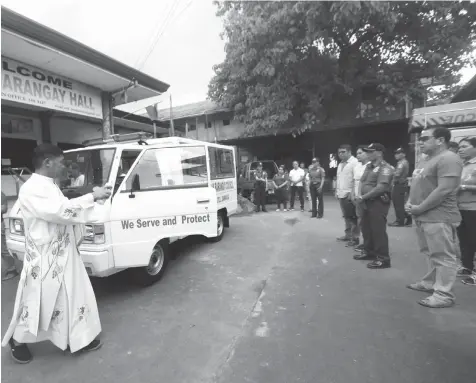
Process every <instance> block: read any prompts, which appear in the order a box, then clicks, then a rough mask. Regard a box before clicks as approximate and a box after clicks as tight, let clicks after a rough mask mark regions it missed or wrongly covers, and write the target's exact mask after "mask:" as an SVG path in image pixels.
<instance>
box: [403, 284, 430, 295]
mask: <svg viewBox="0 0 476 383" xmlns="http://www.w3.org/2000/svg"><path fill="white" fill-rule="evenodd" d="M407 289H410V290H415V291H421V292H423V293H428V294H433V293H434V291H435V290H433V289H430V288H428V287H425V286H424V285H423V284H422V283H421V282H416V283H411V284H409V285H407Z"/></svg>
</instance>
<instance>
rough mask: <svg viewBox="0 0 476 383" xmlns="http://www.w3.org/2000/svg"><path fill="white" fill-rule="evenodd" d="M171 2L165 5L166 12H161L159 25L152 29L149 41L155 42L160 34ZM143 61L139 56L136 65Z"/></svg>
mask: <svg viewBox="0 0 476 383" xmlns="http://www.w3.org/2000/svg"><path fill="white" fill-rule="evenodd" d="M170 4H171V2H167V6H166V7H165V9H164V12H163V13H161V16H162V17H161V19H162V20H161V21H160V20H157V25H156V28H154V30H153V31H152V34H151V35H150V38H149V39H148V41H150V42H151V43H152V42H153V40H154V39H155V38H156V36H157V35H158V33H159V32H160V30H161V29H162V27H163V25H164V23H165V19H166V17H163V16H164V14H165V12H167V11H168V10H169V6H170ZM140 62H141V56H139V57H137V60H136V63H135V65H134V67H136V68H137V67H138V65H139V64H140Z"/></svg>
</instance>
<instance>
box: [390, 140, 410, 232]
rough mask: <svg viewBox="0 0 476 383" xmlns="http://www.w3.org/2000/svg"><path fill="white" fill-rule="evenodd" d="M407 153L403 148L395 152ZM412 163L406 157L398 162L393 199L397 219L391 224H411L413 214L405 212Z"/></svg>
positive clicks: (394, 178)
mask: <svg viewBox="0 0 476 383" xmlns="http://www.w3.org/2000/svg"><path fill="white" fill-rule="evenodd" d="M398 153H405V152H404V151H403V149H402V148H399V149H397V150H396V151H395V154H398ZM409 171H410V164H409V163H408V161H407V160H406V159H405V158H404V159H402V160H400V161H398V163H397V168H396V169H395V175H394V177H393V190H392V201H393V207H394V209H395V217H396V220H395V222H394V223H392V224H391V225H390V226H404V225H408V224H411V216H410V215H408V214H407V213H406V212H405V196H406V194H407V192H408V180H407V178H408V173H409Z"/></svg>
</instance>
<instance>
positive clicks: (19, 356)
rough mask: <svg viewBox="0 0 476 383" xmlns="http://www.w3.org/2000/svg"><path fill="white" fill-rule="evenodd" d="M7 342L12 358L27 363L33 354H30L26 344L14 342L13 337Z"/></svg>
mask: <svg viewBox="0 0 476 383" xmlns="http://www.w3.org/2000/svg"><path fill="white" fill-rule="evenodd" d="M8 343H9V345H10V350H11V351H10V352H11V355H12V358H13V360H14V361H15V362H17V363H20V364H27V363H30V362H31V361H32V359H33V356H32V355H31V352H30V349H29V348H28V346H27V345H26V344H24V343H22V344H15V342H14V341H13V338H12V339H10V341H9V342H8Z"/></svg>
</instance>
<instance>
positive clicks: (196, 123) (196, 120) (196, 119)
mask: <svg viewBox="0 0 476 383" xmlns="http://www.w3.org/2000/svg"><path fill="white" fill-rule="evenodd" d="M195 127H196V129H197V140H198V117H195Z"/></svg>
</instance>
